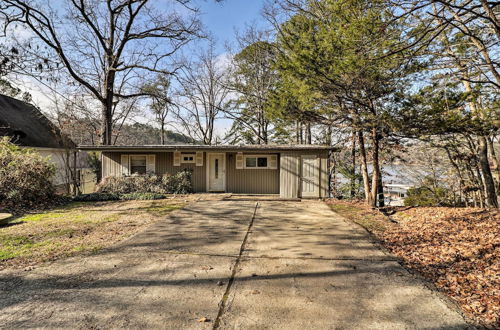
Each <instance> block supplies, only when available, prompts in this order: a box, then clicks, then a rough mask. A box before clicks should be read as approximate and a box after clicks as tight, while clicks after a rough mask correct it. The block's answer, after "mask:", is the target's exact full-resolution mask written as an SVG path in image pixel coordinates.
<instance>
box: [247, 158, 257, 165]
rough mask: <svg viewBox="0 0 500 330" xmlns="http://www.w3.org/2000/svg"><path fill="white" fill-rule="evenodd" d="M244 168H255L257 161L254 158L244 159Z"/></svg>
mask: <svg viewBox="0 0 500 330" xmlns="http://www.w3.org/2000/svg"><path fill="white" fill-rule="evenodd" d="M245 165H246V167H257V159H256V158H255V157H247V158H245Z"/></svg>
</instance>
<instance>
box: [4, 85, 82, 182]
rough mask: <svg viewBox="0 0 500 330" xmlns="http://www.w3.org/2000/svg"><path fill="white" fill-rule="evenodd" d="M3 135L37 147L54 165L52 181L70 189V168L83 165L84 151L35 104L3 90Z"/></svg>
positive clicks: (25, 145) (24, 144)
mask: <svg viewBox="0 0 500 330" xmlns="http://www.w3.org/2000/svg"><path fill="white" fill-rule="evenodd" d="M0 136H8V137H9V138H10V141H11V142H12V143H14V144H17V145H19V146H21V147H29V148H32V149H35V150H36V151H37V152H38V153H39V154H40V155H42V156H43V157H46V158H47V159H48V160H49V162H51V163H52V164H54V165H55V168H56V174H55V177H54V179H53V183H54V185H55V186H56V188H57V189H58V190H60V191H69V189H70V184H71V183H72V179H71V171H72V169H73V168H74V167H75V166H76V167H77V168H78V167H82V166H83V165H84V163H85V157H84V156H85V155H84V154H78V153H77V152H76V149H75V148H76V144H75V143H73V141H71V139H69V138H68V137H66V136H65V135H64V134H62V133H61V131H60V129H59V128H58V127H57V126H56V125H54V124H53V123H52V122H51V121H50V120H49V119H48V118H47V117H45V116H44V115H43V114H42V113H41V112H40V110H38V109H37V108H36V107H34V106H33V105H31V104H29V103H26V102H23V101H20V100H17V99H15V98H12V97H9V96H6V95H2V94H0ZM75 157H77V158H75Z"/></svg>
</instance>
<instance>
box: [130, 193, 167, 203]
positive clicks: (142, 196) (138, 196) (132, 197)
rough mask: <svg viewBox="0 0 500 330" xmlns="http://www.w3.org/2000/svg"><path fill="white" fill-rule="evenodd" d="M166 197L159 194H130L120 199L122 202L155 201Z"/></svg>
mask: <svg viewBox="0 0 500 330" xmlns="http://www.w3.org/2000/svg"><path fill="white" fill-rule="evenodd" d="M163 198H165V195H162V194H157V193H130V194H123V195H120V199H122V200H126V201H129V200H154V199H163Z"/></svg>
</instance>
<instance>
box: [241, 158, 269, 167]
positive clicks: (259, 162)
mask: <svg viewBox="0 0 500 330" xmlns="http://www.w3.org/2000/svg"><path fill="white" fill-rule="evenodd" d="M268 158H269V157H268V156H251V155H249V156H245V168H269V167H268V164H269V159H268Z"/></svg>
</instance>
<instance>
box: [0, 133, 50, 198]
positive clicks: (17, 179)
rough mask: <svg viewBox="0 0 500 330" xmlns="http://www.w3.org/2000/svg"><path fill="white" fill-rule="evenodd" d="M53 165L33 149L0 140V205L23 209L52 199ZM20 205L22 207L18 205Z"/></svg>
mask: <svg viewBox="0 0 500 330" xmlns="http://www.w3.org/2000/svg"><path fill="white" fill-rule="evenodd" d="M54 174H55V167H54V165H52V164H50V163H49V161H48V160H47V159H46V158H44V157H42V156H40V154H38V153H37V152H36V151H35V150H33V149H30V148H21V147H19V146H16V145H15V144H13V143H11V142H9V138H8V137H3V138H1V139H0V204H2V205H4V206H5V207H12V206H16V204H17V206H18V207H24V206H26V205H37V204H44V203H46V202H49V201H50V200H52V199H53V196H54V186H53V184H52V177H53V176H54ZM20 204H22V205H20Z"/></svg>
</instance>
